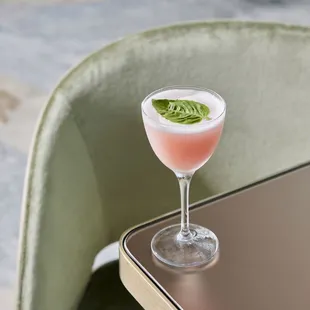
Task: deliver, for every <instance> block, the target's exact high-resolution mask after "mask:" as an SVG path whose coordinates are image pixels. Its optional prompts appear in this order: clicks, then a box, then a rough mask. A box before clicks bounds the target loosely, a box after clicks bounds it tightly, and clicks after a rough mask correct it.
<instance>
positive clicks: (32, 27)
mask: <svg viewBox="0 0 310 310" xmlns="http://www.w3.org/2000/svg"><path fill="white" fill-rule="evenodd" d="M218 18H221V19H223V18H224V19H228V18H231V19H243V20H265V21H266V20H269V21H284V22H287V23H296V24H303V25H306V24H310V1H302V0H300V1H299V0H295V1H294V0H292V1H289V0H283V1H281V0H252V1H251V0H248V1H246V0H170V1H168V0H156V1H154V0H153V1H151V0H103V1H86V0H84V1H74V0H71V1H70V0H67V1H65V0H62V1H61V0H58V1H57V0H54V1H43V0H41V1H39V0H37V1H35V0H32V1H30V0H28V1H26V0H25V1H12V0H11V1H3V0H2V1H1V0H0V309H1V310H10V309H13V291H14V284H15V277H16V253H17V244H18V233H19V217H20V204H21V196H22V188H23V178H24V173H25V167H26V162H27V154H28V149H29V143H30V140H31V135H32V132H33V129H34V125H35V122H36V119H37V117H38V114H39V111H40V109H41V108H42V107H43V106H44V103H45V101H46V98H47V96H48V94H49V93H50V91H51V90H52V89H53V87H54V86H55V84H56V82H57V81H58V80H59V78H60V77H61V76H62V75H63V74H64V73H65V72H66V71H67V70H68V69H69V68H70V67H71V66H72V65H74V64H76V63H77V62H79V61H80V60H81V59H82V58H83V57H84V56H86V55H87V54H88V53H90V52H92V51H93V50H95V49H98V48H100V47H102V46H104V45H105V44H107V43H109V42H111V41H113V40H116V39H119V38H121V37H123V36H125V35H127V34H130V33H134V32H138V31H142V30H145V29H148V28H152V27H156V26H160V25H167V24H171V23H175V22H180V21H187V20H209V19H218Z"/></svg>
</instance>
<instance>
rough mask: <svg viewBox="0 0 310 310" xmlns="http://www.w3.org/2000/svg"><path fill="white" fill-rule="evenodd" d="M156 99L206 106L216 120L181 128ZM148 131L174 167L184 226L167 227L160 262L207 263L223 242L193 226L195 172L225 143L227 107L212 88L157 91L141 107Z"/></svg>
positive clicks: (158, 248)
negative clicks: (191, 194) (191, 198)
mask: <svg viewBox="0 0 310 310" xmlns="http://www.w3.org/2000/svg"><path fill="white" fill-rule="evenodd" d="M152 99H185V100H194V101H198V102H200V103H202V104H205V105H207V106H208V107H209V109H210V120H204V121H201V122H199V123H196V124H186V125H184V124H178V123H173V122H170V121H168V120H166V119H164V118H163V117H161V116H160V115H159V114H158V113H157V112H156V110H155V109H154V107H153V106H152ZM141 108H142V117H143V123H144V127H145V131H146V134H147V137H148V140H149V142H150V145H151V147H152V149H153V151H154V153H155V154H156V155H157V157H158V158H159V159H160V161H161V162H162V163H163V164H164V165H165V166H167V167H168V168H169V169H171V170H172V171H173V172H174V173H175V175H176V177H177V179H178V181H179V185H180V194H181V223H180V224H177V225H172V226H169V227H166V228H164V229H162V230H161V231H159V232H158V233H157V234H156V235H155V236H154V237H153V239H152V242H151V248H152V252H153V254H154V255H155V257H156V258H158V259H159V260H160V261H162V262H163V263H166V264H168V265H171V266H175V267H195V266H201V265H204V264H207V263H208V262H209V261H211V260H212V258H213V257H214V256H215V254H216V253H217V251H218V248H219V242H218V239H217V237H216V235H215V234H214V233H213V232H212V231H211V230H209V229H207V228H204V227H201V226H199V225H194V224H190V223H189V187H190V181H191V179H192V176H193V174H194V173H195V171H196V170H198V169H199V168H200V167H201V166H203V165H204V164H205V163H206V162H207V161H208V160H209V159H210V157H211V156H212V154H213V152H214V150H215V148H216V146H217V144H218V141H219V139H220V136H221V133H222V129H223V125H224V120H225V114H226V104H225V101H224V100H223V99H222V97H221V96H220V95H218V94H217V93H215V92H214V91H212V90H208V89H202V88H197V87H187V86H169V87H165V88H162V89H159V90H156V91H154V92H153V93H151V94H150V95H148V96H147V97H146V98H145V99H144V100H143V102H142V104H141Z"/></svg>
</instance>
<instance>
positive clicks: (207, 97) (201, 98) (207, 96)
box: [143, 89, 225, 132]
mask: <svg viewBox="0 0 310 310" xmlns="http://www.w3.org/2000/svg"><path fill="white" fill-rule="evenodd" d="M152 99H185V100H194V101H197V102H199V103H202V104H205V105H206V106H208V108H209V109H210V114H209V117H210V118H211V120H209V121H208V120H202V121H201V122H199V123H195V124H190V125H186V124H185V125H184V124H178V123H173V122H170V121H169V120H167V119H165V118H164V117H162V116H161V115H160V114H158V113H157V111H156V110H155V109H154V107H153V105H152ZM224 110H225V103H224V102H223V100H221V99H220V98H219V97H217V96H215V95H214V94H212V93H210V92H207V91H200V90H194V89H193V90H191V89H171V90H164V91H162V92H158V93H155V94H154V95H153V96H150V97H149V98H147V100H146V101H145V102H144V103H143V111H144V112H145V114H146V115H147V117H145V116H144V121H146V122H148V124H150V125H153V126H156V127H162V129H165V130H169V131H173V132H197V131H204V130H207V129H208V128H210V127H214V126H216V125H217V124H218V123H219V122H221V121H223V119H224V117H225V113H223V112H224ZM220 116H221V117H220Z"/></svg>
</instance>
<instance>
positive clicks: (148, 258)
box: [123, 165, 310, 310]
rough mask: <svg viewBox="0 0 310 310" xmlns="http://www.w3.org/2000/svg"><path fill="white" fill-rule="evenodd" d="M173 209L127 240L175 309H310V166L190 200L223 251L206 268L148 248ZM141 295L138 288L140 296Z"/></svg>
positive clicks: (194, 218) (175, 217)
mask: <svg viewBox="0 0 310 310" xmlns="http://www.w3.org/2000/svg"><path fill="white" fill-rule="evenodd" d="M179 220H180V214H179V213H174V214H172V215H168V216H165V217H163V218H160V219H157V220H154V221H153V222H150V223H148V224H145V225H142V226H140V227H138V228H135V229H133V230H131V231H130V232H129V233H128V235H127V236H126V237H125V239H124V244H123V246H124V248H125V251H126V252H127V253H128V256H129V257H130V259H132V260H133V262H134V263H135V264H136V265H138V267H140V269H141V270H142V272H143V274H144V275H145V276H146V277H147V278H149V279H150V280H151V281H152V283H154V285H155V286H156V287H157V288H158V289H159V291H160V293H161V294H162V295H164V296H165V298H167V299H169V300H170V302H171V304H173V305H174V306H175V308H176V309H190V310H203V309H208V310H226V309H229V310H235V309H236V310H237V309H238V310H242V309H247V310H262V309H264V310H268V309H272V310H292V309H295V310H297V309H298V310H303V309H304V310H309V309H310V242H309V241H310V166H309V165H305V166H301V167H298V168H295V169H293V170H291V171H288V172H285V173H283V174H281V175H278V176H275V177H273V178H271V179H268V180H265V181H263V182H259V183H256V184H253V185H251V186H249V187H247V188H244V189H241V190H239V191H236V192H234V193H230V194H227V195H223V196H222V197H217V198H215V199H213V200H211V201H207V202H203V203H200V204H198V205H196V206H193V207H192V208H191V218H190V220H191V222H192V223H197V224H200V225H203V226H205V227H208V228H210V229H211V230H212V231H214V232H215V233H216V235H217V236H218V238H219V241H220V254H219V255H218V257H217V258H216V259H215V260H214V261H213V262H212V263H211V264H210V265H209V266H206V267H205V268H203V269H196V270H191V271H189V270H183V269H172V268H170V267H167V266H164V265H162V264H160V263H159V262H158V261H157V260H156V259H155V258H154V257H153V256H152V253H151V250H150V243H151V239H152V237H153V235H154V234H155V233H156V232H157V231H158V230H160V229H161V228H163V227H165V226H167V225H170V224H173V223H177V222H179ZM135 297H136V296H135Z"/></svg>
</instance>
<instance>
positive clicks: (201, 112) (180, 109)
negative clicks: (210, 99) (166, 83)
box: [152, 99, 210, 125]
mask: <svg viewBox="0 0 310 310" xmlns="http://www.w3.org/2000/svg"><path fill="white" fill-rule="evenodd" d="M152 105H153V107H154V108H155V110H156V111H157V112H158V113H159V114H160V115H161V116H162V117H164V118H165V119H167V120H169V121H171V122H173V123H178V124H186V125H190V124H196V123H199V122H201V121H202V120H203V119H206V120H210V118H209V117H208V115H209V113H210V109H209V108H208V107H207V106H206V105H205V104H202V103H199V102H197V101H193V100H182V99H175V100H174V99H152Z"/></svg>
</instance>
